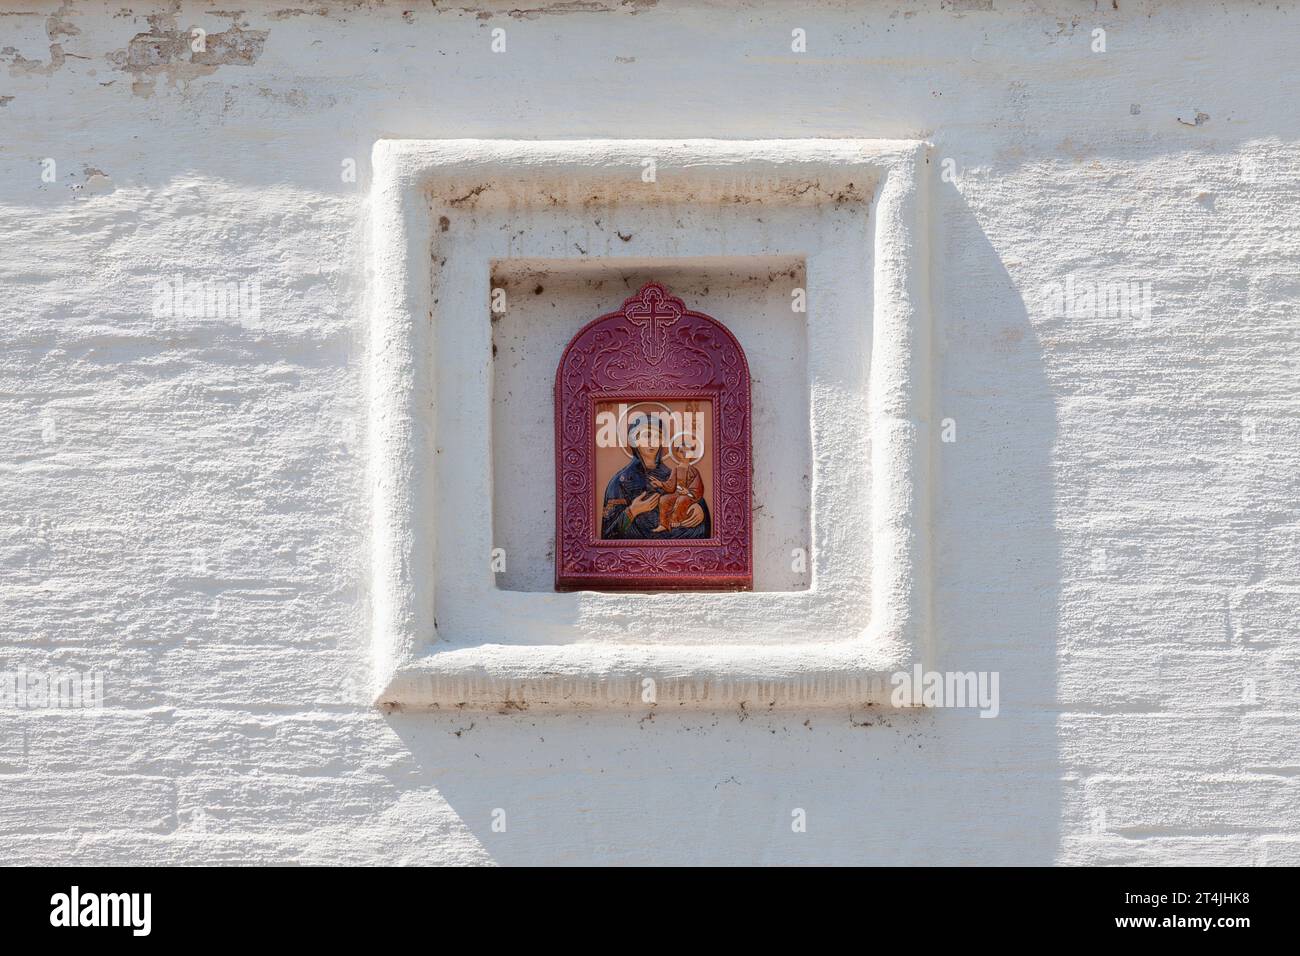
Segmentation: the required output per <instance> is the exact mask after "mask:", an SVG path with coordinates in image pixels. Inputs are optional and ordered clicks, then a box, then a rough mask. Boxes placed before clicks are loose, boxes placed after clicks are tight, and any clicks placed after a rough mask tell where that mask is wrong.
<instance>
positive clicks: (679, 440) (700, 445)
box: [666, 435, 704, 465]
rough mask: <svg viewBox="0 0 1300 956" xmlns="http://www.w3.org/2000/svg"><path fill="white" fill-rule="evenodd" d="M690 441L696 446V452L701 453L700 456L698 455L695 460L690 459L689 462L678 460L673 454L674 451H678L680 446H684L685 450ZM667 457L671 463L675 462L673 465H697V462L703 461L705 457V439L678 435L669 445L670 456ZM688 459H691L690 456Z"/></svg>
mask: <svg viewBox="0 0 1300 956" xmlns="http://www.w3.org/2000/svg"><path fill="white" fill-rule="evenodd" d="M688 440H689V441H690V442H692V443H693V444H694V445H695V448H696V450H698V451H699V454H698V455H696V456H695V457H694V458H690V459H689V460H688V461H683V460H682V459H680V458H678V457H677V456H676V455H675V454H674V453H673V451H674V449H676V448H677V447H678V446H679V445H680V446H682V447H683V448H685V446H686V442H687V441H688ZM666 457H667V458H668V460H669V461H671V462H673V463H675V464H678V465H693V464H695V463H696V462H697V461H699V460H700V459H702V458H703V457H704V439H702V438H697V437H696V436H694V435H678V436H677V437H676V438H674V439H673V440H672V441H671V442H669V444H668V454H667V456H666ZM688 457H689V456H688Z"/></svg>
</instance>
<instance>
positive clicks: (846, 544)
mask: <svg viewBox="0 0 1300 956" xmlns="http://www.w3.org/2000/svg"><path fill="white" fill-rule="evenodd" d="M646 157H653V158H654V159H655V168H656V173H657V175H656V178H655V179H654V181H652V182H646V180H645V179H643V178H642V175H641V173H642V171H643V170H644V169H645V168H646V167H645V165H644V163H643V160H644V159H645V158H646ZM373 173H374V182H373V186H372V191H371V205H370V215H371V219H372V223H371V228H372V233H371V236H372V240H371V248H370V263H371V271H370V280H371V282H372V288H371V289H370V290H369V291H370V308H371V312H372V315H371V330H370V341H369V346H368V351H369V358H368V361H369V371H370V383H369V395H370V427H369V443H370V460H371V475H370V508H371V519H372V533H371V542H372V545H371V547H372V550H371V569H372V574H371V594H370V597H371V605H372V607H373V622H372V649H373V665H374V671H375V674H376V676H377V683H378V687H377V702H378V703H379V704H380V705H382V706H384V707H390V708H391V707H466V706H483V707H497V708H499V707H502V706H506V707H523V706H527V707H533V708H545V707H591V706H622V707H645V706H684V705H697V706H718V705H729V704H734V703H737V702H742V701H743V702H747V703H749V704H751V705H754V706H766V705H776V704H796V705H800V706H810V705H833V704H835V705H842V704H847V705H857V704H862V703H864V702H868V701H875V702H881V703H884V702H887V701H888V698H889V684H888V678H889V675H890V674H891V673H892V672H894V671H897V670H900V669H910V668H911V667H912V666H913V664H916V663H925V660H926V655H927V648H928V641H929V634H930V630H929V628H930V590H931V581H930V529H929V503H930V457H931V455H932V454H933V448H932V443H931V421H930V391H931V388H932V385H931V382H930V369H931V364H932V362H931V355H930V349H931V338H930V319H929V291H928V289H929V273H928V261H929V236H928V227H927V225H926V222H927V215H928V213H927V208H928V199H927V196H928V181H929V158H928V148H927V146H926V145H925V144H923V143H917V142H900V141H877V140H767V141H721V140H682V141H660V140H591V141H556V142H545V141H517V142H516V141H503V140H448V141H413V140H385V141H380V142H378V143H376V145H375V150H374V156H373ZM791 270H793V271H794V273H795V278H791V276H790V275H789V273H790V271H791ZM648 279H655V280H657V281H660V282H664V283H666V284H668V285H669V286H670V287H672V291H673V292H674V293H675V294H677V295H679V296H681V297H683V298H684V299H685V300H687V302H688V303H690V304H692V305H698V307H699V308H700V309H701V310H702V311H704V312H706V313H708V314H710V315H713V316H714V317H715V318H717V319H718V320H720V321H721V322H723V323H724V324H725V325H727V327H728V328H729V329H731V330H732V332H733V333H734V334H735V335H736V336H737V337H738V338H739V339H740V340H741V343H742V345H743V347H744V348H745V350H746V352H747V353H748V354H749V356H750V361H751V364H754V365H757V366H759V367H758V368H755V369H754V375H753V396H754V416H753V417H754V422H753V426H754V427H753V432H754V436H755V440H754V458H755V478H754V491H755V498H756V501H755V505H756V506H757V507H760V508H761V509H762V511H760V512H759V515H762V516H763V517H762V520H761V521H759V522H756V523H755V545H756V554H755V556H756V558H757V564H756V570H757V571H758V574H757V580H756V582H755V583H756V585H757V588H756V589H755V590H753V591H744V592H710V593H703V592H698V591H697V592H683V593H678V592H664V593H659V594H645V593H638V592H630V593H606V592H594V591H572V592H563V593H561V592H555V591H553V590H551V588H550V580H551V575H552V565H551V560H550V558H549V557H548V555H547V553H546V552H547V549H548V545H549V544H550V539H551V537H552V535H553V533H554V531H553V525H552V523H551V521H550V517H549V515H553V512H552V511H551V510H550V509H553V508H554V499H555V491H554V471H553V469H554V464H553V461H554V459H553V454H554V432H553V430H552V427H551V420H550V415H551V414H552V413H553V405H552V402H551V393H550V386H551V383H552V382H553V380H554V374H555V368H556V363H557V361H558V358H559V354H560V351H561V350H562V348H563V344H564V343H565V342H566V341H567V340H568V338H569V337H570V336H571V335H572V334H573V332H574V331H576V330H577V329H578V328H579V327H581V325H583V324H585V323H586V322H587V321H589V320H591V319H593V318H595V317H597V316H598V315H600V314H603V313H605V312H608V311H610V310H612V309H615V308H617V307H618V306H619V305H621V303H622V300H623V299H624V298H626V296H627V295H628V294H630V293H631V291H633V290H634V289H635V287H636V286H637V285H638V284H639V283H641V282H642V281H644V280H648ZM494 281H500V282H501V283H502V284H503V286H504V287H505V288H506V289H507V294H508V300H509V301H508V307H507V310H506V312H505V314H504V315H503V316H502V317H501V318H500V320H499V321H498V322H495V323H494V322H493V321H491V319H492V313H491V311H490V308H491V292H492V287H493V283H494ZM795 281H801V282H802V283H803V286H804V292H805V296H806V303H807V312H806V313H805V314H796V313H790V314H789V315H786V314H785V313H784V312H783V310H784V309H788V308H789V297H790V293H791V288H790V286H791V284H793V283H794V282H795ZM538 287H540V288H541V289H542V291H541V292H537V291H536V289H537V288H538ZM741 306H743V308H742V307H741ZM494 346H495V349H496V356H495V358H494V356H493V354H492V353H493V348H494ZM787 353H788V354H787ZM787 358H788V359H789V361H785V360H786V359H787ZM755 359H758V361H757V362H756V361H755ZM516 393H518V396H516ZM516 397H518V399H519V400H520V401H521V404H520V406H519V407H516V406H515V405H514V404H513V402H514V401H515V400H516ZM534 432H536V434H535V435H534ZM778 432H781V433H784V434H778ZM787 435H789V436H792V437H790V438H789V441H788V442H787V441H785V440H784V439H785V438H786V436H787ZM534 440H535V441H536V443H537V444H538V446H539V447H540V448H541V449H542V450H543V451H544V455H542V456H540V458H539V459H538V462H539V464H540V467H539V468H535V467H533V466H532V465H531V464H530V461H531V459H528V460H525V459H527V458H528V456H527V455H526V454H525V450H526V449H524V448H523V447H519V446H518V445H517V443H528V442H530V441H534ZM796 463H797V467H796ZM804 475H807V476H808V477H807V478H806V479H805V478H804ZM508 486H520V487H523V488H525V489H527V490H528V492H529V493H531V494H532V497H533V500H534V501H535V503H536V506H537V512H536V513H532V512H528V511H526V508H525V506H524V505H523V504H522V500H523V499H519V500H515V499H507V497H506V488H507V487H508ZM776 503H780V504H781V513H780V514H779V515H773V516H768V515H766V512H767V511H768V509H769V508H772V507H774V506H775V504H776ZM801 537H802V538H806V539H807V542H808V545H807V547H808V554H807V565H806V572H805V573H804V576H802V577H800V576H796V575H795V574H792V573H791V572H790V571H784V570H782V568H781V567H780V566H779V565H778V562H777V558H776V555H777V554H779V553H780V552H781V551H783V550H784V549H785V548H786V547H787V546H788V545H791V542H794V541H797V540H798V539H799V538H801ZM497 547H501V548H504V549H505V550H506V552H507V570H506V571H504V572H501V573H498V572H496V571H494V570H493V562H492V555H493V549H494V548H497ZM791 571H793V568H792V569H791ZM647 695H649V696H647Z"/></svg>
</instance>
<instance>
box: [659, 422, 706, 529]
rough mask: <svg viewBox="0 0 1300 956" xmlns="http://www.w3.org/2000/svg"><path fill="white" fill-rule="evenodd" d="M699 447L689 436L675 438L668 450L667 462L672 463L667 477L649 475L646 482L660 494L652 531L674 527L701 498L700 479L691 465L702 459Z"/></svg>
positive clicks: (702, 493) (701, 484)
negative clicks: (654, 526)
mask: <svg viewBox="0 0 1300 956" xmlns="http://www.w3.org/2000/svg"><path fill="white" fill-rule="evenodd" d="M700 444H701V443H700V442H699V440H698V439H696V438H693V437H692V436H690V435H682V436H681V437H680V438H677V439H676V440H674V441H673V443H672V446H671V447H670V448H669V451H668V460H669V461H671V462H673V463H674V464H673V467H672V470H671V471H670V472H669V474H668V476H667V477H666V478H655V477H654V476H653V475H652V476H650V483H651V484H652V485H654V487H655V488H657V489H659V492H660V495H659V527H657V528H655V529H654V530H655V531H656V532H658V531H671V530H672V529H673V528H676V527H677V526H678V525H680V524H681V523H682V521H683V520H684V519H685V518H686V512H688V511H689V510H690V509H691V506H692V505H693V504H695V503H696V502H698V501H700V500H701V499H702V498H703V497H704V479H703V478H701V477H700V470H699V469H698V468H696V467H695V465H694V464H693V462H696V461H699V460H700V458H702V457H703V448H701V447H700ZM692 456H693V457H692Z"/></svg>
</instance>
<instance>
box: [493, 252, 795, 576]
mask: <svg viewBox="0 0 1300 956" xmlns="http://www.w3.org/2000/svg"><path fill="white" fill-rule="evenodd" d="M804 269H805V267H804V261H803V258H802V257H781V256H748V257H731V258H699V259H689V260H681V259H636V258H624V259H594V260H580V259H563V260H529V259H506V260H500V261H496V262H494V263H493V264H492V268H491V282H490V284H491V287H492V288H493V289H494V290H496V289H501V290H503V291H504V292H505V299H504V305H505V308H504V310H503V311H501V312H499V313H493V314H492V315H491V325H492V522H493V544H494V547H496V548H500V549H501V556H502V558H503V559H504V564H505V570H504V571H502V572H500V573H498V574H497V575H496V585H497V587H498V588H500V589H502V590H507V591H543V592H550V591H552V590H553V589H554V580H555V561H554V546H555V500H554V494H553V493H549V492H550V490H551V489H553V488H554V480H555V477H554V476H555V456H554V435H555V425H554V421H555V419H554V403H553V400H552V389H553V386H554V383H555V367H556V364H557V363H558V362H559V359H560V354H561V352H562V351H563V350H564V346H565V345H566V344H567V343H568V341H569V339H570V338H572V336H573V335H574V334H575V333H576V332H578V331H579V330H580V329H581V328H582V327H583V326H584V325H586V324H587V323H588V322H590V321H591V320H592V319H595V318H597V317H598V316H600V315H602V314H604V313H606V312H610V311H612V310H614V309H616V308H618V307H619V305H621V304H622V302H623V300H624V299H626V298H627V297H628V296H629V295H632V294H633V293H635V292H636V291H637V289H639V288H640V287H641V286H642V285H644V284H645V283H646V282H649V281H656V282H660V283H662V284H663V285H665V286H667V287H668V289H669V290H670V291H671V292H672V293H673V294H674V295H676V296H679V297H680V298H681V299H683V301H685V302H686V304H687V306H688V307H690V308H692V309H697V310H699V311H701V312H705V313H708V314H709V315H711V316H713V317H714V318H716V319H718V320H719V321H720V322H722V323H723V324H724V325H726V326H727V328H728V329H729V330H730V331H731V333H732V334H733V335H735V336H736V338H737V339H738V340H739V342H740V344H741V347H742V348H744V350H745V355H746V357H747V359H748V361H749V368H750V375H751V379H752V386H751V394H752V415H753V427H752V441H753V456H754V458H753V460H754V474H753V529H754V532H753V533H754V590H755V591H802V590H806V589H807V588H808V584H809V579H810V569H811V566H812V562H811V560H810V558H809V555H808V551H809V548H810V545H811V537H810V533H811V528H810V511H811V498H810V494H811V486H812V463H811V432H810V429H809V420H808V391H809V381H808V342H807V323H808V321H809V320H808V313H807V312H806V311H796V310H795V309H794V308H792V302H793V301H794V297H793V296H792V292H793V291H794V290H796V289H805V288H806V278H805V274H804ZM800 551H802V555H801V554H800V553H799V552H800Z"/></svg>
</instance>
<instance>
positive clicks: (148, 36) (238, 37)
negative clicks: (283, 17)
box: [108, 14, 268, 96]
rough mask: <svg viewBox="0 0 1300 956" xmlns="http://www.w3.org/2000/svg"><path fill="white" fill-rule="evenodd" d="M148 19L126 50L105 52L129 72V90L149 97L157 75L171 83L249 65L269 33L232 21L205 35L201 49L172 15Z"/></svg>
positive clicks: (256, 58)
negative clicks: (248, 28)
mask: <svg viewBox="0 0 1300 956" xmlns="http://www.w3.org/2000/svg"><path fill="white" fill-rule="evenodd" d="M237 16H238V14H235V15H234V17H236V18H237ZM148 19H149V27H150V29H149V32H148V33H137V34H136V35H135V36H133V37H132V38H131V40H130V41H129V42H128V43H127V45H126V48H125V49H123V50H115V51H114V52H112V53H110V54H108V62H109V63H111V64H112V65H113V66H114V67H116V68H117V69H119V70H122V71H123V72H124V73H128V74H130V75H131V77H132V82H131V92H132V93H134V94H135V95H136V96H151V95H152V94H153V92H154V87H155V85H156V84H157V81H158V77H159V76H165V77H166V78H167V81H168V83H169V84H173V85H174V84H175V83H176V82H177V81H178V80H182V81H189V80H192V79H195V78H196V77H200V76H210V75H211V74H213V73H215V72H216V71H217V69H218V68H219V67H222V66H251V65H252V64H254V63H256V62H257V60H258V57H260V56H261V55H262V49H263V47H264V46H265V45H266V38H267V35H268V31H266V30H245V29H243V28H242V27H241V26H240V25H239V23H238V22H237V21H236V20H232V23H231V26H230V29H229V30H225V31H223V32H221V33H209V34H207V35H206V36H205V37H204V38H203V45H202V49H200V50H195V49H194V48H193V41H194V39H195V38H194V36H193V34H192V33H191V32H190V31H189V30H181V29H177V26H176V18H175V16H174V15H171V14H158V15H156V16H151V17H149V18H148Z"/></svg>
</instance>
